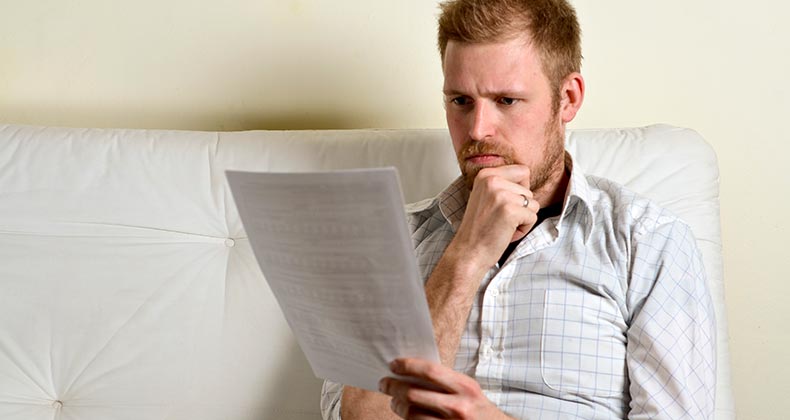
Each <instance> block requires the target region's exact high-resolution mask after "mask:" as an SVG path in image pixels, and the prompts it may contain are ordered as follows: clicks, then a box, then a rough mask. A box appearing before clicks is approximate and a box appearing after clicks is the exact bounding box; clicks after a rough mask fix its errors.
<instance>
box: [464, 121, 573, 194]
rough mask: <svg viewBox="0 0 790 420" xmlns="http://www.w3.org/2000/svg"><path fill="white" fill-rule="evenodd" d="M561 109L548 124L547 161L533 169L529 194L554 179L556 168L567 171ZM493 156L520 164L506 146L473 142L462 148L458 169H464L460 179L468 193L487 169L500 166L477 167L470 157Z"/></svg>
mask: <svg viewBox="0 0 790 420" xmlns="http://www.w3.org/2000/svg"><path fill="white" fill-rule="evenodd" d="M558 120H559V109H558V110H557V112H555V113H554V116H553V117H552V118H551V119H549V121H547V122H546V125H545V127H544V130H545V135H546V137H547V138H548V139H549V141H548V142H546V148H545V149H544V151H543V155H544V159H543V161H541V162H539V163H538V164H537V165H536V166H535V167H534V168H530V190H531V191H533V192H535V191H537V190H540V189H541V188H543V186H545V185H546V183H547V182H548V181H549V179H550V178H551V175H552V174H553V172H555V171H556V170H557V169H556V167H557V165H562V166H563V167H564V162H565V137H564V136H563V133H562V131H561V130H560V126H559V124H557V121H558ZM481 154H490V155H497V156H500V157H502V160H503V162H504V163H503V165H512V164H514V163H517V162H516V161H515V160H514V155H515V153H514V151H513V149H512V148H511V147H510V146H508V145H504V144H499V143H489V142H482V141H477V140H470V141H468V142H466V144H464V145H463V147H462V148H461V150H459V151H458V153H457V158H458V166H459V167H460V168H461V175H463V178H464V183H465V184H466V187H467V188H469V190H470V191H471V190H472V187H473V185H474V182H475V178H476V177H477V174H478V173H479V172H480V171H481V170H482V169H484V168H487V167H494V166H499V165H474V164H471V163H469V162H467V160H466V159H467V158H469V157H470V156H475V155H481Z"/></svg>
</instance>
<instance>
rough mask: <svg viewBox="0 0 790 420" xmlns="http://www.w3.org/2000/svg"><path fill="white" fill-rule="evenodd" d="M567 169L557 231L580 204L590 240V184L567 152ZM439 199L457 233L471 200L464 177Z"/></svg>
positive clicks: (444, 214) (591, 221) (591, 223)
mask: <svg viewBox="0 0 790 420" xmlns="http://www.w3.org/2000/svg"><path fill="white" fill-rule="evenodd" d="M565 167H566V168H567V169H568V170H569V171H570V173H571V179H570V182H569V183H568V190H567V191H566V192H565V200H564V203H563V206H562V214H561V215H560V220H559V221H558V222H557V230H558V231H560V228H561V226H562V222H563V220H564V219H565V218H566V216H567V215H568V214H569V213H570V212H571V211H572V210H573V209H574V208H575V207H577V203H578V207H579V210H580V211H584V212H585V213H586V215H587V217H588V218H589V220H588V223H587V224H586V226H585V240H586V239H589V237H590V233H591V231H592V226H593V225H594V224H595V217H594V213H593V211H592V208H593V205H592V200H593V197H592V191H591V189H590V184H589V182H588V181H587V177H586V176H585V174H584V173H583V172H582V171H581V169H579V168H574V162H573V157H572V156H571V154H570V153H568V152H567V151H566V152H565ZM438 199H439V211H441V213H442V216H443V217H444V219H445V220H447V222H448V223H450V226H451V227H452V229H453V231H454V232H455V231H457V230H458V227H459V226H460V225H461V221H462V220H463V217H464V211H465V210H466V202H467V201H468V200H469V189H467V187H466V183H465V182H464V179H463V177H462V176H461V177H458V178H456V180H455V181H453V182H452V183H451V184H450V185H449V186H448V187H447V188H445V189H444V191H442V192H441V193H439V196H438Z"/></svg>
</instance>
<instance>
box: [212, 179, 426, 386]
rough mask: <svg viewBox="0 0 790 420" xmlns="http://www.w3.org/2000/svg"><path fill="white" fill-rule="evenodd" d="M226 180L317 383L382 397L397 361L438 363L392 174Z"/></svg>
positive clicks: (253, 246)
mask: <svg viewBox="0 0 790 420" xmlns="http://www.w3.org/2000/svg"><path fill="white" fill-rule="evenodd" d="M226 174H227V178H228V182H229V184H230V187H231V191H232V193H233V197H234V200H235V201H236V205H237V207H238V209H239V213H240V215H241V220H242V223H243V224H244V228H245V230H246V232H247V236H248V237H249V239H250V243H251V245H252V248H253V252H254V253H255V257H256V258H257V260H258V264H259V265H260V267H261V271H262V272H263V275H264V277H265V278H266V280H267V281H268V282H269V285H270V287H271V289H272V292H273V293H274V295H275V297H276V298H277V301H278V302H279V304H280V308H281V309H282V311H283V313H284V314H285V318H286V320H287V321H288V324H289V325H290V327H291V329H292V330H293V332H294V335H295V336H296V338H297V341H298V342H299V345H300V347H301V348H302V351H303V352H304V354H305V356H306V357H307V359H308V361H309V362H310V365H311V367H312V369H313V372H314V373H315V375H316V376H317V377H319V378H325V379H330V380H332V381H336V382H340V383H343V384H346V385H352V386H356V387H360V388H365V389H369V390H377V384H378V381H379V379H381V378H382V377H384V376H392V374H391V372H390V371H389V369H388V367H387V366H388V363H389V362H390V361H391V360H393V359H395V358H397V357H421V358H424V359H428V360H432V361H436V362H438V361H439V356H438V352H437V350H436V345H435V342H434V337H433V328H432V325H431V319H430V313H429V311H428V305H427V302H426V299H425V291H424V289H423V283H422V280H421V279H420V276H419V273H418V270H417V263H416V260H415V257H414V251H413V245H412V241H411V237H410V235H409V232H408V228H407V225H406V218H405V214H404V211H403V198H402V194H401V190H400V185H399V182H398V175H397V172H396V170H395V169H394V168H377V169H358V170H350V171H335V172H323V173H290V174H285V173H254V172H236V171H228V172H227V173H226Z"/></svg>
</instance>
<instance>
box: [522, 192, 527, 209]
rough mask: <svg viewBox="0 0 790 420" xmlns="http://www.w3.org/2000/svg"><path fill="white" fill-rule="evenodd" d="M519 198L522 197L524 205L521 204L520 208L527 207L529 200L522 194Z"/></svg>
mask: <svg viewBox="0 0 790 420" xmlns="http://www.w3.org/2000/svg"><path fill="white" fill-rule="evenodd" d="M521 196H522V197H524V204H522V206H524V207H527V206H528V205H529V198H527V196H526V195H524V194H521Z"/></svg>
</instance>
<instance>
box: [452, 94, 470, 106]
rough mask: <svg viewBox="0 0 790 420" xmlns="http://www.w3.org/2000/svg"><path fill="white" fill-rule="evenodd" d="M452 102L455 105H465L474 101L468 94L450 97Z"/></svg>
mask: <svg viewBox="0 0 790 420" xmlns="http://www.w3.org/2000/svg"><path fill="white" fill-rule="evenodd" d="M450 102H451V103H452V104H453V105H458V106H464V105H469V104H470V103H471V102H472V101H471V100H470V99H469V97H467V96H456V97H455V98H452V99H450Z"/></svg>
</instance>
